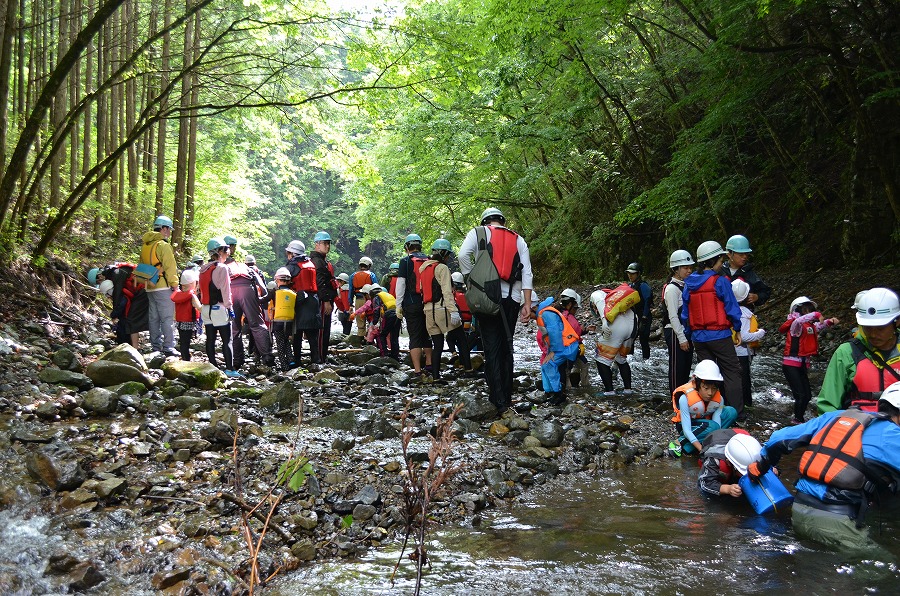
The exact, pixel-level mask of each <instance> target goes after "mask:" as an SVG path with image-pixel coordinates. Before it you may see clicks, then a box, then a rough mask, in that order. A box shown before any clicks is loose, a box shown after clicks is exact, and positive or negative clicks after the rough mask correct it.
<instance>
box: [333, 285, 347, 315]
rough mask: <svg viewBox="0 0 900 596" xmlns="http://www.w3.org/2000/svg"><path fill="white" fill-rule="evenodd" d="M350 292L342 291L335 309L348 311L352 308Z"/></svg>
mask: <svg viewBox="0 0 900 596" xmlns="http://www.w3.org/2000/svg"><path fill="white" fill-rule="evenodd" d="M349 296H350V290H349V289H346V290H340V291H339V292H338V295H337V297H336V298H335V299H334V307H335V308H336V309H338V310H347V309H348V308H350V298H349Z"/></svg>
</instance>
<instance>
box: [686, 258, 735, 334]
mask: <svg viewBox="0 0 900 596" xmlns="http://www.w3.org/2000/svg"><path fill="white" fill-rule="evenodd" d="M715 274H716V272H715V271H713V270H712V269H707V270H705V271H702V272H699V273H691V274H690V275H688V276H687V279H685V280H684V292H683V293H682V294H681V296H682V298H683V299H684V306H683V307H682V309H681V314H680V315H679V317H680V318H681V324H682V325H684V332H685V334H687V336H688V338H689V339H691V340H693V341H699V342H704V341H715V340H717V339H725V338H726V337H727V338H731V329H720V330H711V329H697V330H694V331H692V330H691V327H690V324H689V323H688V309H689V306H688V305H689V303H690V301H691V293H692V292H696V291H697V290H698V289H699V288H700V286H702V285H703V284H704V283H706V280H707V279H709V278H710V276H711V275H715ZM715 290H716V296H718V297H719V299H720V300H721V301H722V302H724V303H725V315H726V316H727V317H728V320H730V321H731V325H732V326H733V327H734V330H735V331H740V330H741V307H740V305H738V303H737V300H735V299H734V292H733V291H732V289H731V282H729V281H728V278H727V277H725V276H724V275H720V276H719V279H717V280H716V284H715Z"/></svg>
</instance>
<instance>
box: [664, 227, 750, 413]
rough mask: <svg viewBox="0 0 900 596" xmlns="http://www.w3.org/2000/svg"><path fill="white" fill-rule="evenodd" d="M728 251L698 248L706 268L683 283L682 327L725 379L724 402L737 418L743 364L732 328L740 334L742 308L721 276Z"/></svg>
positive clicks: (740, 407)
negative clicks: (732, 409)
mask: <svg viewBox="0 0 900 596" xmlns="http://www.w3.org/2000/svg"><path fill="white" fill-rule="evenodd" d="M724 255H725V251H724V250H722V246H721V245H720V244H719V243H718V242H716V241H715V240H707V241H706V242H703V243H701V244H700V246H698V247H697V262H698V263H699V264H700V265H701V266H702V267H703V270H702V271H700V272H694V273H691V274H690V275H688V276H687V278H686V279H685V280H684V292H682V294H681V297H682V300H684V305H683V306H682V308H681V315H679V316H680V317H681V324H682V325H684V327H685V329H687V336H688V337H689V338H690V340H691V341H692V342H694V350H695V351H696V352H697V358H699V359H700V360H712V361H713V362H715V363H716V364H717V365H718V367H719V370H721V371H722V376H723V377H724V378H725V389H724V393H725V401H726V403H727V404H728V405H730V406H731V407H732V408H734V409H735V410H736V411H737V413H738V415H741V414H742V412H743V409H744V403H743V396H744V387H743V381H742V380H741V363H740V361H739V360H738V357H737V353H736V352H735V351H734V341H733V340H732V335H731V330H732V328H733V329H734V330H735V331H737V332H740V331H741V308H740V306H738V303H737V300H735V299H734V291H733V290H732V289H731V281H730V280H729V279H728V278H727V277H725V276H724V275H721V274H720V270H721V269H722V263H723V261H724V259H725V256H724Z"/></svg>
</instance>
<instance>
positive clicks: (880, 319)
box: [856, 288, 900, 327]
mask: <svg viewBox="0 0 900 596" xmlns="http://www.w3.org/2000/svg"><path fill="white" fill-rule="evenodd" d="M897 317H900V301H898V300H897V294H895V293H894V292H892V291H891V290H889V289H887V288H872V289H871V290H869V291H868V292H866V293H865V294H864V295H863V297H862V298H860V299H859V308H857V310H856V322H857V323H859V324H860V325H865V326H867V327H881V326H882V325H887V324H889V323H892V322H893V321H895V320H896V319H897Z"/></svg>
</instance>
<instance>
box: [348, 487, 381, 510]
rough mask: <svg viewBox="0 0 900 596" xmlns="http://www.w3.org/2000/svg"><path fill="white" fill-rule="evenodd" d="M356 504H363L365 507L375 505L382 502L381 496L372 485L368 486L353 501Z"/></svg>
mask: <svg viewBox="0 0 900 596" xmlns="http://www.w3.org/2000/svg"><path fill="white" fill-rule="evenodd" d="M352 500H353V501H354V502H356V503H362V504H364V505H375V504H376V503H378V502H379V501H380V500H381V495H380V494H379V493H378V490H377V489H376V488H375V487H374V486H372V485H371V484H367V485H366V486H364V487H363V488H362V490H360V491H359V492H358V493H356V495H355V496H354V497H353V499H352Z"/></svg>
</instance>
